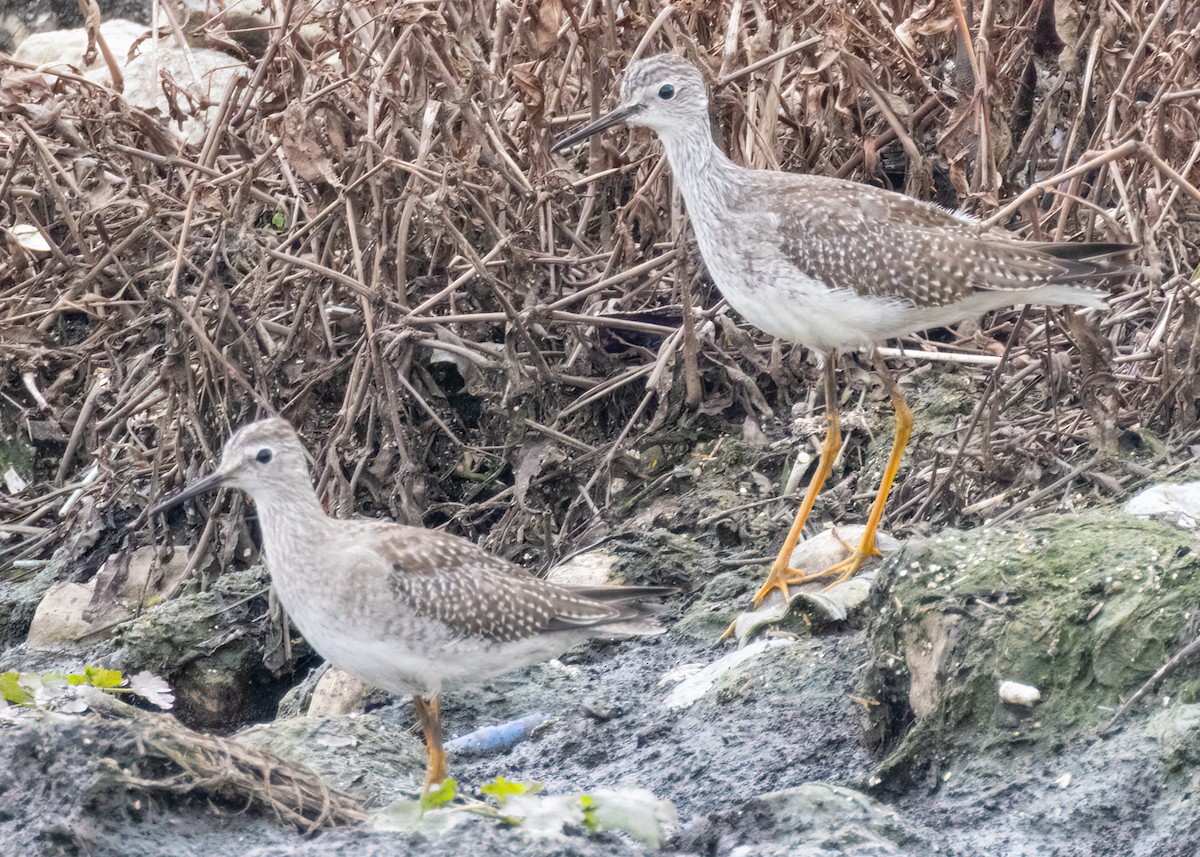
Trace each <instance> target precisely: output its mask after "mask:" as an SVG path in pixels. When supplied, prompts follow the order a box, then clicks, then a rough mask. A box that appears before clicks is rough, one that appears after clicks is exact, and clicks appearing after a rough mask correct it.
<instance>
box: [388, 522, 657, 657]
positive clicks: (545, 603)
mask: <svg viewBox="0 0 1200 857" xmlns="http://www.w3.org/2000/svg"><path fill="white" fill-rule="evenodd" d="M391 534H393V535H394V536H395V537H394V538H392V539H390V540H388V541H386V542H382V543H380V544H378V545H377V546H376V547H377V550H378V552H379V554H380V557H381V558H382V559H383V560H385V561H386V562H388V563H390V566H391V568H390V571H389V575H388V587H389V591H390V593H391V595H392V597H394V598H396V599H398V600H401V601H403V602H404V604H405V605H406V606H407V607H408V608H409V609H410V610H412V611H413V612H415V613H417V614H418V615H421V616H426V617H429V618H431V619H436V620H437V621H439V622H442V623H443V624H445V625H446V626H447V627H449V628H452V629H453V630H454V631H455V632H456V633H457V634H460V635H462V636H464V637H476V638H480V639H485V640H489V641H491V642H498V643H502V642H511V641H513V640H521V639H525V638H527V637H531V636H533V635H535V634H538V633H540V632H544V631H566V630H571V629H581V628H590V627H597V626H603V625H605V624H608V623H612V622H620V621H622V620H625V619H629V618H633V617H636V616H638V615H640V611H638V610H637V609H636V608H632V607H626V606H622V605H621V604H619V603H616V604H612V603H604V602H602V601H599V600H596V599H594V598H588V597H583V596H581V595H579V594H576V593H573V592H572V591H571V590H570V589H568V588H566V587H563V586H557V585H555V584H552V583H547V582H546V581H543V580H538V579H536V578H534V577H533V576H532V575H530V574H529V572H528V571H526V570H525V569H523V568H521V567H520V566H517V565H514V564H512V563H510V562H507V561H506V560H503V559H501V558H500V557H497V556H494V555H493V554H490V553H488V552H487V551H485V550H483V549H482V548H480V547H477V546H476V545H474V544H472V543H471V542H469V541H467V540H465V539H460V538H457V537H456V536H450V535H446V534H444V533H435V532H430V531H428V530H420V529H414V528H410V527H395V528H394V529H393V530H392V533H391ZM614 589H620V588H618V587H614ZM646 594H647V595H653V594H655V592H654V591H652V590H646ZM598 630H602V629H601V628H598Z"/></svg>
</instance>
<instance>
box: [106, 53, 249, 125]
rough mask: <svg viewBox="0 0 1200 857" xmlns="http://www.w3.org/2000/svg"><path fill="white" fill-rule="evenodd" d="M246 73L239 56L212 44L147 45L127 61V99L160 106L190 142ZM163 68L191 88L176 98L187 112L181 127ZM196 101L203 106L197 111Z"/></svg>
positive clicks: (167, 122)
mask: <svg viewBox="0 0 1200 857" xmlns="http://www.w3.org/2000/svg"><path fill="white" fill-rule="evenodd" d="M149 47H152V46H149ZM246 73H248V69H247V67H246V64H245V63H243V62H242V61H241V60H239V59H238V58H237V57H232V56H230V55H229V54H225V53H221V52H220V51H214V50H209V49H208V48H175V47H160V48H158V49H157V50H154V49H148V50H147V51H146V52H144V53H139V54H138V55H137V56H136V57H134V58H133V59H132V60H130V61H129V63H128V64H126V66H125V69H124V74H125V99H126V100H127V101H128V102H129V103H130V104H132V105H133V106H134V107H140V108H141V109H143V110H157V111H158V113H159V117H160V119H161V120H162V123H163V125H166V126H168V127H169V128H170V129H171V130H172V131H174V132H177V133H180V134H181V135H182V136H183V138H184V139H185V140H186V141H187V142H189V143H199V142H200V141H201V140H203V139H204V135H205V133H206V132H207V129H208V122H209V120H210V119H212V118H214V117H215V116H216V114H217V112H218V111H219V110H220V106H221V102H222V100H224V98H225V93H226V91H227V90H228V89H229V87H230V86H232V85H233V82H234V81H235V80H237V78H238V77H239V76H241V75H243V74H246ZM164 74H166V75H168V76H170V78H171V79H172V80H174V81H175V83H176V85H178V86H179V87H180V88H181V89H182V90H183V91H184V92H186V93H187V97H184V96H183V95H178V96H176V97H175V99H174V100H175V106H176V108H177V109H178V110H179V112H180V113H183V114H184V115H185V116H187V117H188V118H187V119H185V120H184V122H183V128H182V130H180V128H179V125H178V124H176V123H175V122H173V121H172V120H171V118H170V117H171V114H170V111H169V109H168V104H167V97H166V95H164V94H163V83H162V76H163V75H164ZM90 76H91V75H89V77H90ZM193 106H198V109H197V110H196V111H195V112H193V111H192V107H193Z"/></svg>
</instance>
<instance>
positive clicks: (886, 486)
mask: <svg viewBox="0 0 1200 857" xmlns="http://www.w3.org/2000/svg"><path fill="white" fill-rule="evenodd" d="M875 370H876V371H877V372H878V373H879V376H880V377H881V378H882V379H883V383H884V384H885V385H886V386H887V390H888V395H890V396H891V397H892V404H893V405H894V406H895V408H896V438H895V440H894V441H892V452H891V455H889V456H888V461H887V466H886V467H885V468H884V470H883V481H882V482H881V483H880V485H879V491H878V492H877V493H876V494H875V502H874V503H872V504H871V514H870V516H869V517H868V518H867V528H866V530H864V531H863V534H862V539H860V540H859V543H858V547H857V548H855V550H854V552H853V553H851V554H850V556H848V557H846V559H844V560H842V561H841V562H838V563H834V564H833V565H831V566H830V567H829V568H827V569H825V570H824V571H821V572H818V573H816V574H810V575H807V576H806V577H805V578H804V579H805V580H813V579H816V578H822V577H833V578H835V579H834V581H833V582H832V583H830V584H829V586H830V587H832V586H837V585H838V584H839V583H845V582H846V581H847V580H849V579H850V578H851V577H853V576H854V575H855V574H857V573H858V570H859V569H860V568H862V564H863V563H864V562H866V560H867V559H868V557H872V556H875V555H876V554H878V553H879V551H878V550H877V549H876V547H875V533H876V531H877V530H878V529H879V522H880V521H881V520H882V519H883V508H884V506H885V505H887V498H888V494H890V493H891V490H892V483H893V482H895V481H896V473H897V472H899V470H900V460H901V459H902V458H903V457H904V450H905V448H907V446H908V441H909V438H911V437H912V429H913V414H912V410H911V409H910V408H909V407H908V402H906V401H904V396H903V395H902V394H901V393H900V389H899V388H898V387H897V386H896V380H895V379H894V378H893V377H892V375H891V373H890V372H888V368H887V365H886V364H885V363H884V362H883V360H882V359H880V358H879V357H876V358H875ZM798 582H799V581H793V584H795V583H798Z"/></svg>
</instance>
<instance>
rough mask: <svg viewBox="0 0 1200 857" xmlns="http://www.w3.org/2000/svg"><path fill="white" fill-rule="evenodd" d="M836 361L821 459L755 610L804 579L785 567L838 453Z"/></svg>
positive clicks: (830, 364)
mask: <svg viewBox="0 0 1200 857" xmlns="http://www.w3.org/2000/svg"><path fill="white" fill-rule="evenodd" d="M836 361H837V356H836V355H834V354H830V355H829V356H828V357H827V358H826V360H825V419H826V420H827V421H828V423H829V426H828V428H827V429H826V430H825V442H824V443H823V444H822V445H821V458H820V459H819V460H818V461H817V472H816V473H814V474H813V478H812V481H811V482H809V483H808V489H807V490H806V491H805V492H804V499H803V500H802V501H801V503H800V510H799V511H798V512H797V513H796V520H794V521H793V522H792V528H791V529H790V530H788V534H787V538H786V539H784V542H783V548H782V549H781V550H780V551H779V555H778V556H776V557H775V562H773V563H771V570H770V571H769V572H767V579H766V581H765V582H764V583H763V585H762V586H760V587H759V589H758V592H757V593H756V594H755V596H754V606H755V607H757V606H758V605H759V604H761V603H762V600H763V599H764V598H766V597H767V596H768V595H770V594H771V592H772V591H773V590H776V589H778V590H779V591H780V592H781V593H783V597H784V598H787V597H788V595H789V593H788V587H789V586H793V585H795V584H796V583H798V582H799V581H801V580H804V579H806V577H807V576H806V575H805V574H804V572H802V571H795V570H794V569H792V568H789V567H788V563H789V562H790V560H791V558H792V551H794V550H795V549H796V542H798V541H800V534H801V533H802V532H803V531H804V524H805V523H806V522H807V521H808V516H809V514H810V513H811V512H812V509H813V506H814V505H815V504H816V502H817V495H818V494H820V493H821V489H822V488H823V487H824V486H825V480H827V479H828V478H829V474H830V473H831V472H833V462H834V461H836V460H837V457H838V453H839V452H841V450H842V423H841V417H840V415H839V414H838V396H837V362H836Z"/></svg>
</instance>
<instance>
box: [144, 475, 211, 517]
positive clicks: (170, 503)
mask: <svg viewBox="0 0 1200 857" xmlns="http://www.w3.org/2000/svg"><path fill="white" fill-rule="evenodd" d="M224 481H225V477H224V476H223V475H222V474H220V473H210V474H208V475H207V476H205V477H204V478H203V479H201V480H200V481H199V482H193V483H192V484H191V485H189V486H187V487H186V488H184V489H183V490H182V491H180V492H179V493H178V494H176V495H175V496H173V497H168V498H167V499H166V500H163V501H162V502H161V503H159V504H158V505H157V506H155V507H154V508H153V509H151V510H150V511H149V512H148V514H150V515H157V514H158V513H159V512H165V511H167V510H168V509H174V508H175V507H176V506H178V505H179V504H180V503H185V502H187V501H188V500H190V499H192V498H193V497H199V496H200V495H201V494H207V493H208V492H209V491H215V490H217V489H218V488H220V487H221V483H222V482H224Z"/></svg>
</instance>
